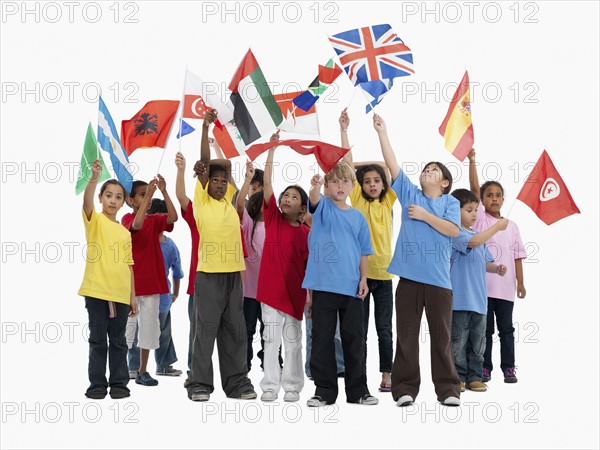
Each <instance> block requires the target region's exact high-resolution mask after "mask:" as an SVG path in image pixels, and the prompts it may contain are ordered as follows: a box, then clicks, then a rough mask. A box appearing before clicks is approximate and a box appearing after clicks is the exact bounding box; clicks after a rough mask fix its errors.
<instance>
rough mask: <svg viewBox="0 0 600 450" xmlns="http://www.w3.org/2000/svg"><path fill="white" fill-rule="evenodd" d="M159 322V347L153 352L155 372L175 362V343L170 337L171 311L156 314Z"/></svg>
mask: <svg viewBox="0 0 600 450" xmlns="http://www.w3.org/2000/svg"><path fill="white" fill-rule="evenodd" d="M158 320H159V322H160V339H159V347H158V348H157V349H156V350H154V358H155V360H156V371H157V372H158V371H160V370H164V369H166V368H167V367H169V366H170V365H172V364H173V363H175V362H176V361H177V353H176V352H175V343H174V342H173V336H172V335H171V311H167V312H164V313H159V314H158Z"/></svg>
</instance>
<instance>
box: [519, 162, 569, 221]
mask: <svg viewBox="0 0 600 450" xmlns="http://www.w3.org/2000/svg"><path fill="white" fill-rule="evenodd" d="M517 199H518V200H521V201H522V202H523V203H525V204H526V205H527V206H529V207H530V208H531V210H532V211H533V212H534V213H535V214H536V215H537V216H538V217H539V218H540V219H541V220H542V221H543V222H544V223H545V224H546V225H552V224H553V223H554V222H557V221H559V220H560V219H564V218H565V217H568V216H570V215H572V214H580V211H579V208H578V207H577V205H576V204H575V202H574V201H573V197H571V194H570V192H569V190H568V189H567V185H566V184H565V182H564V181H563V179H562V178H561V176H560V174H559V173H558V170H556V167H554V164H553V163H552V160H551V159H550V156H549V155H548V152H546V150H544V151H543V153H542V156H540V159H538V162H537V163H536V164H535V167H534V168H533V170H532V171H531V173H530V174H529V177H527V180H526V181H525V184H524V185H523V187H522V188H521V192H519V195H518V196H517Z"/></svg>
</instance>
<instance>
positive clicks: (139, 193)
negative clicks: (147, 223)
mask: <svg viewBox="0 0 600 450" xmlns="http://www.w3.org/2000/svg"><path fill="white" fill-rule="evenodd" d="M147 191H148V186H147V185H146V186H140V187H138V188H137V189H136V190H135V191H134V192H133V195H131V196H129V198H128V199H127V204H128V205H129V206H131V207H132V208H133V211H134V212H136V213H137V212H138V210H139V209H140V206H142V202H143V201H144V198H145V197H146V192H147ZM150 206H152V202H148V209H150Z"/></svg>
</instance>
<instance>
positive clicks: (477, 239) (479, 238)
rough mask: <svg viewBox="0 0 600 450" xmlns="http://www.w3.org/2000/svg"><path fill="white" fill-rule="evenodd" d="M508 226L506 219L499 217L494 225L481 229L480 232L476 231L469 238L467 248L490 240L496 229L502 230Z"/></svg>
mask: <svg viewBox="0 0 600 450" xmlns="http://www.w3.org/2000/svg"><path fill="white" fill-rule="evenodd" d="M506 227H508V219H500V220H499V221H498V222H496V223H495V224H494V225H492V226H491V227H489V228H488V229H487V230H484V231H482V232H481V233H477V234H476V235H475V236H473V237H472V238H471V240H470V241H469V245H468V247H469V248H475V247H479V246H480V245H481V244H484V243H486V242H487V241H489V240H490V238H491V237H492V236H494V235H495V234H496V233H497V232H498V231H504V230H506Z"/></svg>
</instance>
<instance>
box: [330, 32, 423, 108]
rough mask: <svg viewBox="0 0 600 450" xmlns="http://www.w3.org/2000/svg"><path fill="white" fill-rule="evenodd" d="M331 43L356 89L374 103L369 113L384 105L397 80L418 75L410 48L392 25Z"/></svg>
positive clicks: (343, 35)
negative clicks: (359, 89) (363, 92)
mask: <svg viewBox="0 0 600 450" xmlns="http://www.w3.org/2000/svg"><path fill="white" fill-rule="evenodd" d="M329 41H330V42H331V45H333V48H334V50H335V52H336V53H337V55H338V57H339V58H340V62H341V63H342V67H343V68H344V70H345V71H346V73H347V74H348V77H349V78H350V80H351V81H352V83H353V84H354V86H360V87H361V88H362V89H363V90H364V91H365V92H367V93H368V94H369V99H374V100H373V101H370V102H369V105H368V106H367V112H369V111H370V110H371V109H372V108H373V107H374V106H376V105H377V104H378V103H379V102H380V101H381V99H382V98H383V96H384V95H385V94H386V93H387V91H388V90H389V89H390V88H391V87H392V84H393V83H392V80H393V79H394V78H397V77H404V76H407V75H412V74H414V73H415V71H414V69H413V56H412V52H411V50H410V48H408V46H406V45H405V44H404V42H403V41H402V39H400V38H399V37H398V35H397V34H396V33H394V31H393V30H392V27H391V26H390V25H388V24H381V25H373V26H371V27H363V28H356V29H354V30H348V31H344V32H343V33H338V34H335V35H333V36H332V37H330V38H329ZM377 80H380V81H377ZM375 81H377V82H375Z"/></svg>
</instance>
